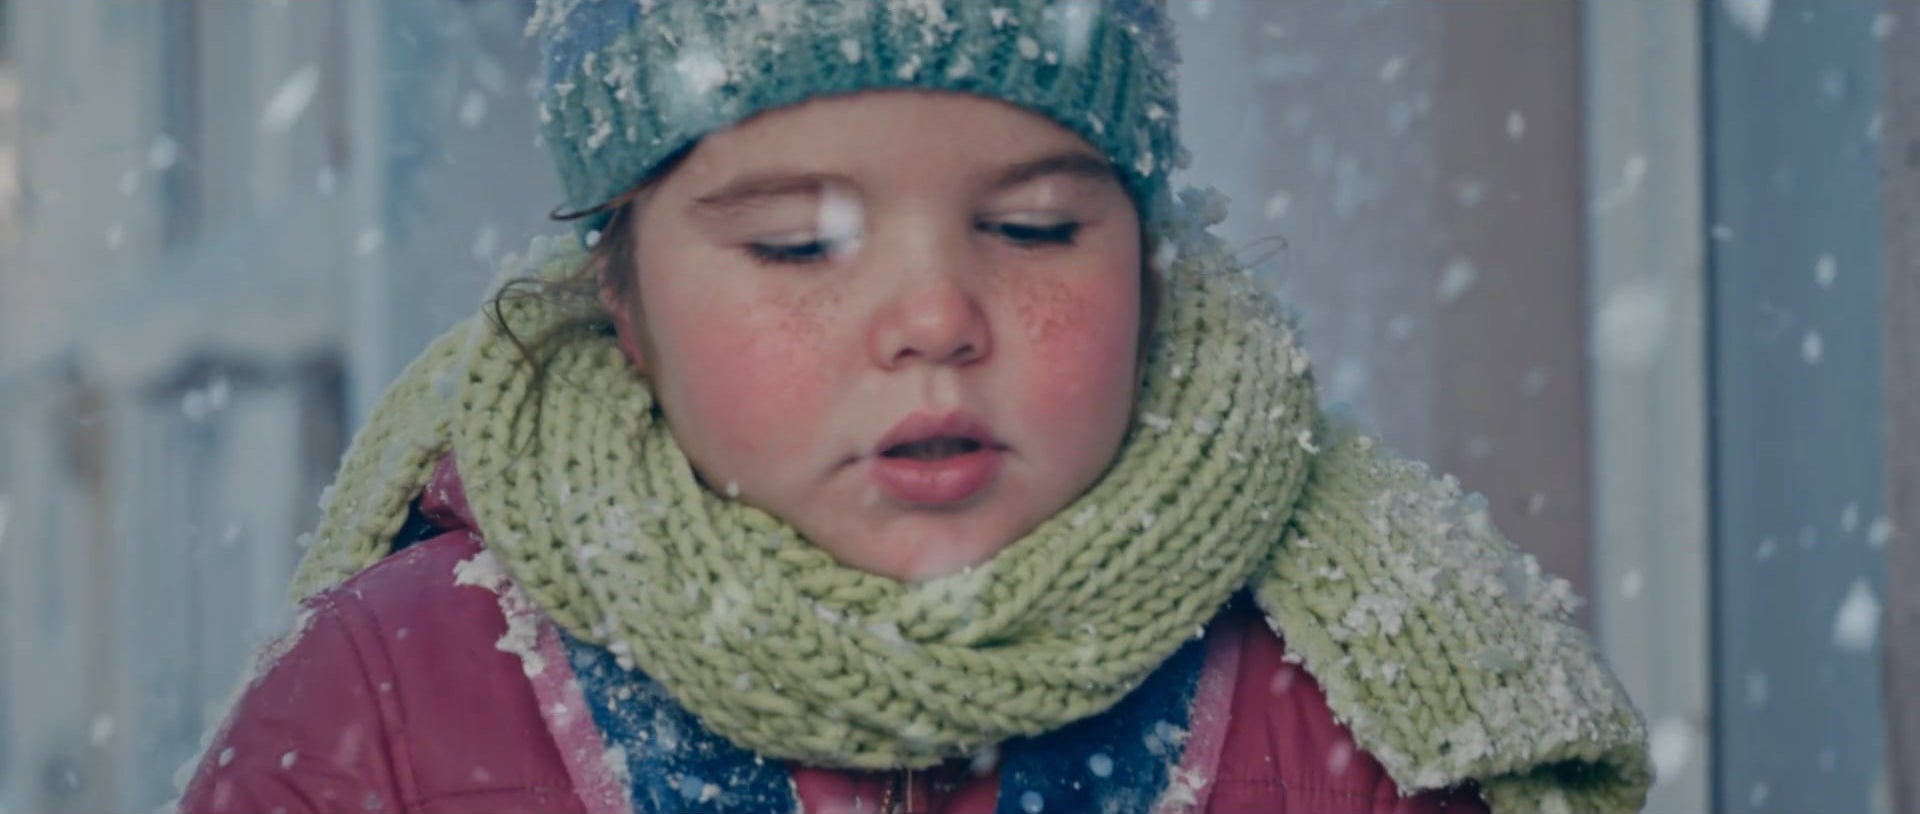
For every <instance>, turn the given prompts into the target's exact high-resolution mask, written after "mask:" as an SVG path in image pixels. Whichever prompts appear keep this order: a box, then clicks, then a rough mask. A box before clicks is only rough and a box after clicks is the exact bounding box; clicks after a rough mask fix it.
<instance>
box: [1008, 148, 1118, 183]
mask: <svg viewBox="0 0 1920 814" xmlns="http://www.w3.org/2000/svg"><path fill="white" fill-rule="evenodd" d="M1049 175H1068V176H1073V177H1076V178H1084V179H1086V180H1089V181H1116V182H1117V181H1119V180H1120V174H1119V173H1118V172H1116V171H1115V170H1114V168H1113V164H1111V163H1109V162H1108V161H1107V160H1106V159H1104V158H1098V157H1096V156H1093V155H1089V154H1087V153H1085V152H1081V151H1079V150H1073V151H1069V152H1064V153H1057V154H1055V155H1050V156H1047V157H1045V158H1038V159H1035V160H1032V161H1023V162H1021V163H1019V164H1015V165H1013V166H1011V167H1008V168H1007V169H1006V171H1005V172H1002V173H1000V177H999V178H997V179H995V180H994V182H993V188H994V189H1006V188H1007V187H1012V186H1019V185H1020V184H1024V183H1026V182H1028V181H1032V180H1034V179H1036V178H1044V177H1046V176H1049Z"/></svg>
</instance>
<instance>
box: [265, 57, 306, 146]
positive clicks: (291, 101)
mask: <svg viewBox="0 0 1920 814" xmlns="http://www.w3.org/2000/svg"><path fill="white" fill-rule="evenodd" d="M319 89H320V69H319V68H318V67H317V66H314V65H306V66H304V67H302V68H300V69H299V70H296V71H294V72H293V74H292V75H290V76H288V77H287V79H286V81H284V82H282V83H280V89H279V90H276V91H274V93H273V97H272V98H271V99H269V100H268V101H267V105H266V107H265V108H262V109H261V111H260V122H259V128H260V132H262V133H266V134H280V133H285V132H287V131H288V130H291V129H293V125H294V123H295V122H297V121H299V120H300V116H301V114H303V113H306V112H307V108H308V107H310V106H311V105H312V103H313V96H314V93H315V91H318V90H319Z"/></svg>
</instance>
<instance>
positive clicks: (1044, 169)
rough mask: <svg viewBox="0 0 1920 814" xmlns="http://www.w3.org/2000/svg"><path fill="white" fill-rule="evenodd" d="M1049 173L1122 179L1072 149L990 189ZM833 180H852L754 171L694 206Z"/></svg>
mask: <svg viewBox="0 0 1920 814" xmlns="http://www.w3.org/2000/svg"><path fill="white" fill-rule="evenodd" d="M1049 175H1067V176H1072V177H1076V178H1084V179H1086V180H1090V181H1115V182H1118V181H1119V180H1120V174H1119V172H1118V171H1116V170H1115V169H1114V168H1113V164H1111V163H1109V162H1108V161H1106V160H1105V159H1103V158H1099V157H1096V156H1093V155H1090V154H1088V153H1086V152H1082V151H1078V150H1073V151H1068V152H1063V153H1057V154H1054V155H1049V156H1045V157H1042V158H1037V159H1034V160H1032V161H1022V162H1020V163H1018V164H1015V165H1013V166H1011V167H1008V168H1006V169H1005V170H1002V171H1001V172H1000V173H999V174H998V175H997V176H995V177H994V180H993V182H992V184H991V185H990V188H992V189H996V190H1000V189H1006V188H1008V187H1014V186H1019V185H1020V184H1024V183H1027V182H1029V181H1033V180H1035V179H1038V178H1044V177H1046V176H1049ZM833 182H842V183H851V182H850V181H848V179H847V178H846V177H845V176H842V175H837V174H833V173H819V172H794V171H791V170H773V171H770V172H765V173H754V174H751V175H747V176H745V177H742V178H738V179H736V180H734V181H732V182H730V183H728V184H727V185H726V186H723V187H721V188H720V189H718V190H715V191H713V192H711V193H708V194H706V195H703V196H701V197H699V198H697V199H695V200H694V202H693V208H694V209H696V210H698V211H703V212H710V213H720V212H729V211H738V210H741V209H747V208H750V207H752V206H754V205H755V204H757V203H761V202H763V201H764V200H766V199H768V198H779V197H783V196H787V195H816V194H819V192H820V190H821V189H822V188H824V187H826V186H827V185H828V184H830V183H833Z"/></svg>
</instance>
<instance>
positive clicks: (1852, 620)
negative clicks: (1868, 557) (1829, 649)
mask: <svg viewBox="0 0 1920 814" xmlns="http://www.w3.org/2000/svg"><path fill="white" fill-rule="evenodd" d="M1879 637H1880V599H1879V597H1877V596H1875V595H1874V593H1873V586H1871V585H1868V584H1867V580H1866V579H1864V578H1862V579H1857V580H1854V583H1853V587H1852V588H1849V589H1848V590H1847V597H1846V599H1843V600H1841V602H1840V610H1839V612H1838V613H1835V614H1834V616H1833V645H1834V647H1837V648H1839V649H1840V650H1841V651H1842V652H1846V653H1868V652H1871V651H1872V650H1873V647H1874V643H1875V642H1876V641H1877V640H1878V639H1879Z"/></svg>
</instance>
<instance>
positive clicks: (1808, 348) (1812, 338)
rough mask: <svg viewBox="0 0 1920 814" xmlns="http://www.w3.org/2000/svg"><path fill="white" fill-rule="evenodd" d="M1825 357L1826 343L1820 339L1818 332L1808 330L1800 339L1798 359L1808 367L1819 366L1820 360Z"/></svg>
mask: <svg viewBox="0 0 1920 814" xmlns="http://www.w3.org/2000/svg"><path fill="white" fill-rule="evenodd" d="M1824 355H1826V342H1825V341H1823V340H1822V339H1821V338H1820V332H1819V331H1815V330H1808V331H1807V333H1806V335H1805V336H1803V337H1801V338H1800V358H1801V360H1802V361H1805V362H1806V363H1807V364H1809V365H1817V364H1820V358H1821V357H1822V356H1824Z"/></svg>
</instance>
